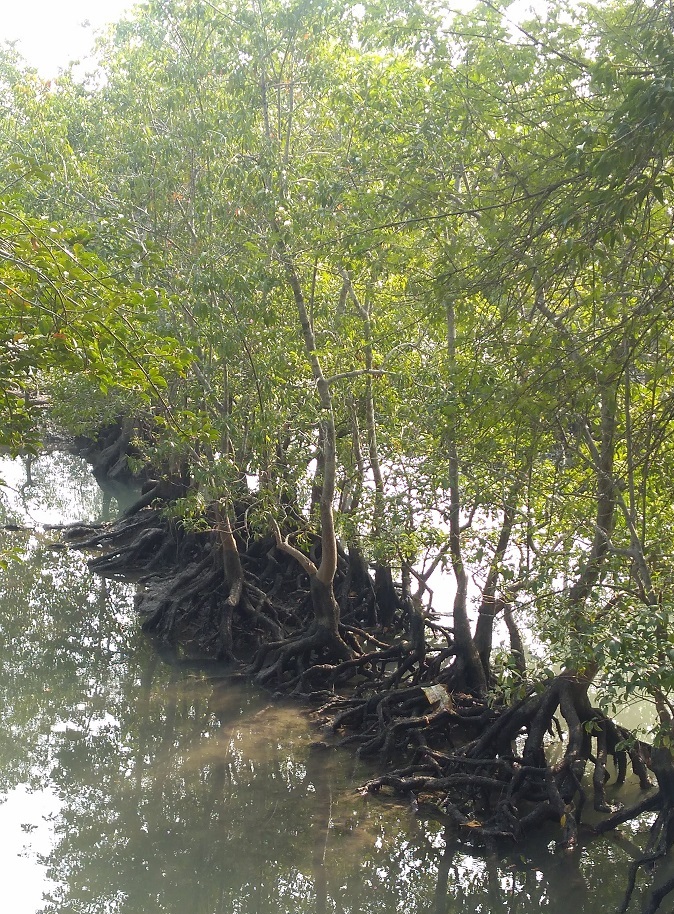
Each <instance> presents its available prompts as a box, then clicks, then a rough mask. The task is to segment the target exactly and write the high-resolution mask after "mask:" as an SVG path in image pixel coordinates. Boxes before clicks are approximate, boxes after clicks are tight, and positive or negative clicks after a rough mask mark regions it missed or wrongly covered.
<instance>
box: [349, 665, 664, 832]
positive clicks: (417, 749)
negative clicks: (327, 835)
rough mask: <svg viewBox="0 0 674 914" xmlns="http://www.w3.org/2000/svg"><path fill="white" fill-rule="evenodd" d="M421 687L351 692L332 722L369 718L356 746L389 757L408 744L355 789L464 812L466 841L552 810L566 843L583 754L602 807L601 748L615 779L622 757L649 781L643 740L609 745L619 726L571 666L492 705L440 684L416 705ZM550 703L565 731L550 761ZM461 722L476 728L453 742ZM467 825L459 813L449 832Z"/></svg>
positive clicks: (580, 793)
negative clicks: (428, 704)
mask: <svg viewBox="0 0 674 914" xmlns="http://www.w3.org/2000/svg"><path fill="white" fill-rule="evenodd" d="M429 691H430V690H426V691H423V690H421V689H420V690H419V692H418V693H417V694H416V695H415V694H414V692H413V691H412V692H409V691H408V692H407V694H405V693H402V694H400V693H392V694H391V695H390V696H389V697H388V699H387V698H386V697H385V696H384V697H382V696H376V697H373V698H370V699H369V704H368V705H366V706H365V707H363V705H362V704H356V703H353V702H352V703H351V705H350V706H349V707H345V708H344V709H343V710H341V711H340V712H339V713H338V714H337V715H336V716H335V718H334V720H333V728H334V729H338V728H341V727H343V726H349V727H353V726H356V727H358V729H359V731H361V733H362V732H363V731H365V733H367V728H368V724H369V727H370V732H369V738H368V739H367V740H366V741H365V742H363V743H362V745H361V749H360V752H361V753H362V754H371V753H374V752H379V753H381V754H382V755H383V756H384V757H385V758H387V759H390V758H391V757H392V756H393V754H394V753H400V752H406V753H408V754H409V751H410V749H411V750H412V761H411V764H408V765H407V766H406V767H405V768H404V769H400V770H397V771H393V772H390V773H388V774H386V775H383V776H381V777H379V778H375V779H373V780H371V781H369V782H368V783H367V784H366V785H365V788H364V790H365V791H366V792H369V793H378V792H379V791H380V790H382V789H384V788H386V789H390V790H392V791H393V792H394V793H398V794H403V795H409V794H412V795H414V796H415V798H416V797H417V795H419V794H421V795H422V796H423V797H424V800H425V803H424V805H425V808H426V809H428V808H429V804H432V806H433V807H434V809H435V813H436V814H438V815H440V816H442V815H445V816H448V817H449V820H451V821H452V822H454V824H459V825H461V818H462V817H464V818H467V819H468V821H469V823H470V832H469V836H470V839H471V841H472V842H477V843H488V842H489V841H491V840H493V839H494V836H496V835H500V836H506V835H509V836H510V837H511V838H513V839H514V838H518V837H520V836H521V835H522V834H523V833H524V832H526V831H528V830H530V829H531V828H533V827H534V826H536V825H539V824H540V823H541V822H542V821H545V820H546V819H552V820H557V821H558V822H559V823H560V828H561V835H560V841H559V843H560V845H562V846H564V847H572V846H574V845H575V844H576V842H577V838H578V828H579V826H580V824H581V820H582V815H583V809H584V806H585V804H586V801H587V796H586V790H585V787H584V786H583V775H584V772H585V768H586V766H587V764H588V762H592V763H593V765H594V769H593V785H594V808H595V809H596V810H598V811H602V812H606V811H609V809H610V807H609V806H608V804H607V803H606V795H605V783H606V781H607V780H608V778H609V773H608V770H607V759H608V756H609V755H611V756H612V757H613V759H614V762H615V769H616V775H617V777H616V781H617V783H622V781H623V780H624V773H625V770H626V768H627V759H628V758H629V760H630V761H631V763H632V768H633V770H634V772H635V774H636V775H637V777H639V780H640V784H641V786H642V788H643V789H647V788H649V787H650V786H651V783H650V781H649V780H648V776H647V771H646V754H645V747H644V746H643V744H638V743H637V744H635V745H634V746H633V748H631V749H629V750H626V749H623V748H619V746H620V742H621V740H624V738H625V736H626V733H625V731H623V730H621V728H619V727H618V726H617V725H616V724H615V723H614V722H613V721H611V720H610V719H608V718H607V717H606V716H605V715H604V714H603V713H602V712H601V711H599V710H598V709H596V708H593V707H592V706H591V704H590V702H589V700H588V698H587V685H586V684H585V683H583V682H582V681H580V680H577V679H574V678H573V677H571V676H568V675H566V676H565V675H562V676H559V677H557V678H556V679H555V680H552V681H551V682H550V683H549V684H548V685H547V687H546V689H545V690H544V691H543V692H542V693H541V694H530V695H528V696H527V697H526V698H525V699H523V700H522V701H521V702H520V703H519V704H517V705H515V706H513V707H510V708H507V709H506V708H501V709H499V710H495V709H490V708H488V707H487V706H486V705H485V704H483V703H482V702H481V701H480V700H479V699H476V698H471V697H469V696H464V695H461V694H460V693H459V694H457V693H450V692H448V693H447V695H448V699H447V700H445V702H444V703H441V704H439V705H438V706H436V707H434V708H431V709H428V708H427V710H426V712H425V713H420V704H421V700H422V698H424V699H425V700H426V701H428V698H429V695H428V692H429ZM430 695H431V696H432V695H433V692H432V691H431V692H430ZM557 713H560V714H561V716H562V717H563V718H564V720H565V722H566V727H567V741H566V746H565V751H564V754H563V756H562V758H561V759H560V760H559V761H557V762H552V761H550V760H549V758H548V754H549V748H550V747H549V744H548V737H547V734H548V733H553V732H554V724H555V720H556V717H555V715H556V714H557ZM471 725H475V726H476V727H477V729H478V732H479V734H480V735H479V736H477V738H475V739H474V740H472V741H471V742H468V743H465V744H464V745H461V746H460V748H456V747H455V745H454V743H455V741H458V738H459V734H465V733H466V731H467V730H468V732H469V728H470V726H471ZM453 731H454V733H453ZM593 744H594V745H593ZM595 747H596V748H595ZM447 748H449V750H450V751H449V752H448V751H447ZM593 748H594V749H595V751H594V752H593V751H592V750H593ZM651 802H653V801H652V800H651V799H650V798H649V800H648V802H647V803H646V804H645V805H644V807H643V808H646V807H647V806H648V808H651V805H650V804H651ZM467 827H468V826H466V825H465V823H464V824H463V826H462V829H460V830H459V832H458V834H459V835H461V834H464V831H463V828H467Z"/></svg>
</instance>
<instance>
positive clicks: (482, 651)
mask: <svg viewBox="0 0 674 914" xmlns="http://www.w3.org/2000/svg"><path fill="white" fill-rule="evenodd" d="M521 488H522V483H521V482H520V480H517V481H516V482H515V483H514V484H513V486H512V488H511V489H510V492H509V493H508V498H507V500H506V503H505V505H504V507H503V523H502V525H501V532H500V534H499V538H498V543H497V545H496V551H495V552H494V557H493V559H492V561H491V566H490V568H489V574H488V575H487V581H486V583H485V586H484V590H483V591H482V601H481V603H480V609H479V613H478V617H477V626H476V628H475V639H474V640H475V647H476V649H477V652H478V654H479V655H480V662H481V663H482V668H483V670H484V675H485V677H486V678H487V681H488V680H489V674H490V667H489V661H490V658H491V649H492V641H493V638H494V619H495V618H496V611H497V608H498V607H499V603H498V601H497V599H496V587H497V584H498V580H499V577H500V574H501V563H502V562H503V559H504V557H505V554H506V549H507V548H508V543H509V542H510V534H511V533H512V528H513V524H514V522H515V503H516V500H517V497H518V495H519V492H520V491H521Z"/></svg>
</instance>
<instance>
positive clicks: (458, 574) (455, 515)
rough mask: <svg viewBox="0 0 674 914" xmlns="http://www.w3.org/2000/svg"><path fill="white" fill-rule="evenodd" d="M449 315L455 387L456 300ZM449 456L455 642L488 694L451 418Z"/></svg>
mask: <svg viewBox="0 0 674 914" xmlns="http://www.w3.org/2000/svg"><path fill="white" fill-rule="evenodd" d="M446 317H447V361H448V371H449V376H450V377H449V382H450V385H452V386H453V382H454V373H455V370H456V321H455V314H454V302H453V301H448V302H447V306H446ZM446 441H447V456H448V464H449V472H448V475H449V498H450V505H449V554H450V558H451V562H452V569H453V571H454V578H455V580H456V595H455V597H454V607H453V616H454V645H455V649H456V654H457V659H458V660H459V662H460V663H461V664H463V667H464V671H465V677H466V683H467V685H468V687H469V688H471V689H474V690H475V691H476V692H478V693H480V694H481V695H484V694H485V693H486V691H487V678H486V676H485V672H484V668H483V666H482V663H481V661H480V655H479V653H478V650H477V647H476V646H475V642H474V641H473V637H472V633H471V630H470V621H469V619H468V575H467V574H466V566H465V564H464V561H463V552H462V548H461V492H460V485H459V472H460V468H459V455H458V448H457V434H456V425H455V422H454V421H451V422H450V424H449V427H448V428H447V432H446Z"/></svg>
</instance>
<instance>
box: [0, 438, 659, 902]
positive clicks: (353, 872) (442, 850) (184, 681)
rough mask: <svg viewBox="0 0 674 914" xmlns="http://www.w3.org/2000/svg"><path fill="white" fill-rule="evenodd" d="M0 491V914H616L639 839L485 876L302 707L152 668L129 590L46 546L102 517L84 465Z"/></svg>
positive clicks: (483, 863) (537, 843)
mask: <svg viewBox="0 0 674 914" xmlns="http://www.w3.org/2000/svg"><path fill="white" fill-rule="evenodd" d="M0 476H1V477H2V478H3V479H4V481H5V483H7V484H8V485H7V486H6V487H5V488H4V490H0V497H1V498H2V502H1V503H0V524H2V525H4V526H6V525H8V524H19V525H22V526H23V527H25V528H27V529H22V530H19V531H16V530H13V531H6V532H4V533H3V534H2V540H1V543H0V545H1V547H2V556H3V558H2V562H3V565H4V567H3V568H0V879H1V882H0V885H1V886H2V905H1V910H2V911H8V912H11V914H118V912H119V914H272V912H274V914H278V912H280V914H304V912H306V914H310V912H311V914H327V912H334V914H369V912H377V914H394V912H401V914H402V912H405V914H422V912H423V914H426V912H430V914H453V912H464V911H465V912H472V911H476V912H484V914H496V912H504V914H505V912H509V914H515V912H517V914H526V912H531V911H537V910H538V909H539V908H545V909H546V911H550V912H560V914H561V912H564V914H567V912H568V911H569V910H572V911H573V912H574V914H581V912H582V914H585V912H587V914H590V912H599V911H601V912H606V911H611V910H614V909H615V907H616V906H617V904H618V902H619V900H620V898H621V896H622V891H623V886H624V880H625V869H626V865H627V863H628V861H629V860H630V859H632V857H633V856H634V855H635V854H636V853H638V849H639V846H640V844H641V843H642V841H643V838H642V837H641V836H639V835H637V834H636V833H635V830H634V829H633V828H632V827H625V828H624V829H623V830H622V832H621V834H620V835H617V836H609V837H603V838H601V839H594V840H590V839H589V838H588V839H587V841H586V842H585V843H583V844H582V845H581V846H580V848H579V849H578V850H577V851H575V852H574V853H561V852H559V851H557V850H556V849H555V842H556V840H557V839H558V838H559V837H560V835H559V828H557V827H555V826H554V825H553V826H550V827H549V828H548V829H547V830H545V831H543V832H539V833H538V834H537V835H536V836H535V837H534V838H533V839H532V840H530V841H529V842H528V843H527V844H526V845H524V846H521V847H518V848H513V849H512V850H511V851H509V852H508V851H504V852H503V855H502V856H498V857H496V856H475V855H472V854H470V853H469V852H467V851H466V849H465V848H461V847H460V846H458V845H457V844H456V843H455V842H454V841H453V840H452V838H451V836H449V835H445V833H444V831H443V829H442V827H440V826H438V825H437V824H435V823H428V822H423V821H420V820H419V819H417V818H416V817H415V816H414V814H413V812H412V810H411V809H409V808H408V807H407V806H406V805H405V804H400V803H397V802H392V801H386V800H381V799H378V798H373V797H362V796H361V795H360V794H359V792H358V790H357V788H358V786H359V785H360V784H362V782H363V781H364V780H365V779H367V777H368V776H369V775H370V774H371V771H370V770H369V769H367V768H366V767H364V766H363V765H362V764H361V763H359V762H358V761H357V760H356V759H355V757H354V755H353V754H352V753H351V752H347V751H346V750H345V751H342V752H314V751H312V750H311V743H312V740H313V739H314V738H315V733H313V732H312V731H311V729H310V726H309V724H308V722H307V720H306V718H305V716H304V715H303V714H302V711H301V709H300V708H298V707H297V706H295V705H293V704H285V703H279V702H272V701H271V700H270V698H269V696H268V695H266V694H263V693H260V692H257V691H255V690H254V689H252V688H249V687H246V686H243V685H236V686H234V685H232V684H229V683H228V684H225V683H224V682H223V681H220V682H218V681H217V680H216V679H214V678H213V677H212V676H209V675H208V672H206V671H198V670H196V671H195V670H191V671H185V670H180V669H176V668H175V667H173V666H171V665H167V664H166V663H164V662H162V660H161V659H160V658H159V657H158V656H157V654H156V652H155V651H154V649H153V648H152V646H151V644H150V643H149V642H148V641H147V640H146V639H145V638H144V636H143V635H142V633H141V632H140V631H139V628H138V625H137V621H136V619H135V617H134V613H133V609H132V604H133V587H132V586H131V585H128V584H124V583H119V582H116V581H112V582H111V581H104V580H102V579H100V578H96V577H93V576H91V575H90V574H89V573H88V570H87V567H86V561H85V558H84V557H83V556H81V555H79V554H78V553H74V552H69V551H64V550H58V549H55V548H54V547H53V546H52V542H53V539H54V538H55V534H54V533H50V532H49V531H47V532H44V531H43V529H42V527H41V525H43V524H46V523H58V522H70V521H75V520H90V519H95V518H97V517H98V516H100V513H101V511H102V510H103V507H102V501H101V493H100V491H99V490H98V487H97V486H96V484H95V482H94V481H93V479H92V478H91V476H90V475H89V472H88V470H87V467H86V465H85V464H83V463H82V462H81V461H79V460H78V459H76V458H73V457H68V456H65V455H51V456H45V457H42V458H40V460H39V461H35V462H33V463H32V464H30V465H29V464H28V463H27V462H26V461H25V460H23V461H21V460H19V461H8V460H5V461H4V462H2V465H0ZM27 482H28V483H29V485H26V483H27ZM636 795H637V790H636V788H635V787H634V785H627V786H626V787H625V788H623V789H622V791H619V792H618V791H615V790H614V791H613V792H612V791H611V790H609V798H610V799H612V800H613V801H614V802H631V801H632V800H633V799H634V798H635V796H636ZM665 875H668V874H666V873H664V872H663V874H662V876H663V877H664V876H665ZM664 910H667V908H666V906H665V908H664Z"/></svg>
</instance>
